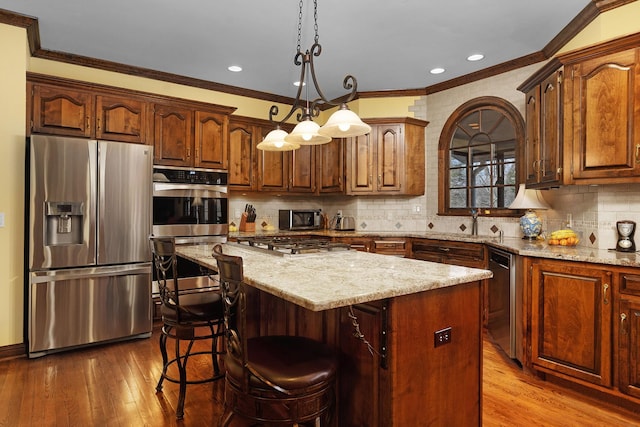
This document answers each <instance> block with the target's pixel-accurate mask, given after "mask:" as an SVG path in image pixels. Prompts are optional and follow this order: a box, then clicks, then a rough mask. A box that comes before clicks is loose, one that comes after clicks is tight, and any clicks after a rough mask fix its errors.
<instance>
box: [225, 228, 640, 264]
mask: <svg viewBox="0 0 640 427" xmlns="http://www.w3.org/2000/svg"><path fill="white" fill-rule="evenodd" d="M292 234H307V235H308V234H313V235H318V236H326V237H385V238H393V237H397V238H422V239H437V240H450V241H457V242H472V243H482V244H486V245H488V246H492V247H496V248H500V249H503V250H506V251H508V252H511V253H514V254H517V255H522V256H528V257H534V258H549V259H559V260H565V261H577V262H589V263H594V264H607V265H619V266H625V267H640V256H639V255H638V253H636V252H633V253H624V252H616V251H615V250H608V249H597V248H588V247H585V246H580V245H578V246H576V247H567V246H551V245H548V244H547V243H546V242H545V241H544V240H542V241H534V242H529V241H528V240H524V239H521V238H515V237H505V238H503V239H499V238H498V237H494V236H482V235H480V236H472V235H470V234H463V233H438V232H424V233H407V232H404V233H402V232H360V231H350V232H345V231H335V230H310V231H307V232H290V231H277V230H276V231H269V232H267V231H264V232H257V233H229V237H240V236H252V235H264V236H268V235H292Z"/></svg>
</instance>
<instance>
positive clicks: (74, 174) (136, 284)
mask: <svg viewBox="0 0 640 427" xmlns="http://www.w3.org/2000/svg"><path fill="white" fill-rule="evenodd" d="M27 159H28V167H27V171H26V172H27V173H26V180H27V183H26V188H27V192H26V193H27V194H26V196H27V198H28V199H27V209H28V218H29V222H28V224H27V225H26V227H25V234H26V239H27V246H26V253H27V254H28V263H27V271H26V272H25V274H26V275H27V276H28V280H25V283H27V285H26V286H27V289H26V290H25V344H26V346H27V353H28V356H29V357H38V356H43V355H45V354H47V353H49V352H54V351H60V350H63V349H71V348H75V347H78V346H84V345H89V344H94V343H102V342H107V341H114V340H121V339H125V338H135V337H145V336H150V335H151V328H152V322H151V251H150V247H149V242H148V237H149V234H150V233H151V175H152V167H153V166H152V165H153V147H150V146H148V145H141V144H127V143H120V142H109V141H96V140H89V139H79V138H67V137H58V136H47V135H33V136H31V137H30V139H29V140H28V143H27Z"/></svg>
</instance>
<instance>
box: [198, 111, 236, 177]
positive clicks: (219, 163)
mask: <svg viewBox="0 0 640 427" xmlns="http://www.w3.org/2000/svg"><path fill="white" fill-rule="evenodd" d="M227 121H228V118H227V115H226V114H220V113H212V112H207V111H196V112H195V125H196V129H195V145H194V149H195V156H194V166H198V167H203V168H212V169H227V145H228V144H227Z"/></svg>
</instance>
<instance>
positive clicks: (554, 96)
mask: <svg viewBox="0 0 640 427" xmlns="http://www.w3.org/2000/svg"><path fill="white" fill-rule="evenodd" d="M562 81H563V72H562V70H561V69H560V70H556V71H553V72H552V73H551V74H550V75H549V76H547V77H546V78H545V79H544V80H543V81H542V82H541V83H540V84H537V85H535V86H534V87H533V88H531V89H529V90H528V91H527V92H526V94H525V96H526V106H525V115H526V140H525V146H524V165H523V166H524V171H525V182H526V184H527V186H529V187H532V188H538V187H551V186H558V185H560V184H561V183H562V182H563V174H562V135H563V133H562V124H563V122H562V117H563V116H562V101H563V96H562Z"/></svg>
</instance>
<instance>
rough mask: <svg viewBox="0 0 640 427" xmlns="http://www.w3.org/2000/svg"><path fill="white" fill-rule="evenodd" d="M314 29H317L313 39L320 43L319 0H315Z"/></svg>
mask: <svg viewBox="0 0 640 427" xmlns="http://www.w3.org/2000/svg"><path fill="white" fill-rule="evenodd" d="M313 30H314V31H315V37H314V38H313V40H314V42H316V43H318V40H320V36H319V35H318V0H313Z"/></svg>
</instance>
